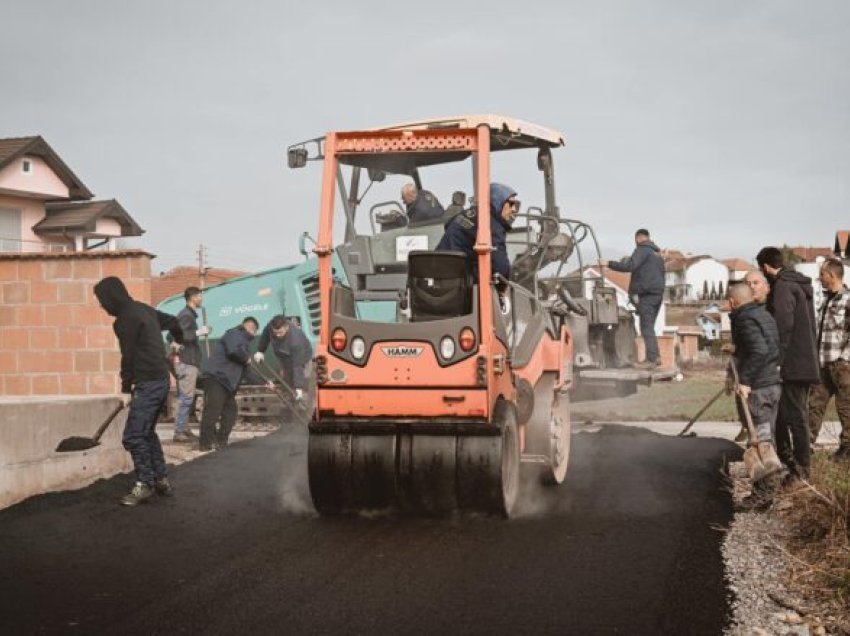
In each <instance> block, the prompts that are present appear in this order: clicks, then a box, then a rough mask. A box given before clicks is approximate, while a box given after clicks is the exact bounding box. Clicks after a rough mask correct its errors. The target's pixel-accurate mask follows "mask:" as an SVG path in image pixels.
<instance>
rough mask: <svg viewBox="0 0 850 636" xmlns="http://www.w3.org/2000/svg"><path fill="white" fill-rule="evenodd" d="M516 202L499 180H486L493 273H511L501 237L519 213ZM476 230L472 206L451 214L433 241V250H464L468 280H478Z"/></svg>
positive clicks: (508, 276)
mask: <svg viewBox="0 0 850 636" xmlns="http://www.w3.org/2000/svg"><path fill="white" fill-rule="evenodd" d="M519 207H520V202H519V201H517V200H516V192H515V191H514V190H513V189H511V188H510V187H508V186H506V185H504V184H501V183H491V184H490V242H491V243H492V244H493V253H492V255H491V259H492V264H493V274H501V275H502V276H503V277H504V278H505V279H509V278H510V275H511V262H510V260H509V259H508V249H507V247H506V246H505V237H506V235H507V233H508V230H510V229H511V225H512V224H513V222H514V219H516V216H517V214H518V213H519ZM477 233H478V208H477V207H476V206H473V207H471V208H469V209H468V210H464V211H463V212H461V213H460V214H457V215H456V216H454V217H452V219H451V220H450V221H449V222H448V223H446V233H445V234H444V235H443V238H442V239H441V240H440V242H439V244H438V245H437V251H458V252H463V253H465V254H466V258H467V261H468V262H469V270H470V271H471V272H472V281H473V282H474V283H477V282H478V255H477V254H476V253H475V235H476V234H477Z"/></svg>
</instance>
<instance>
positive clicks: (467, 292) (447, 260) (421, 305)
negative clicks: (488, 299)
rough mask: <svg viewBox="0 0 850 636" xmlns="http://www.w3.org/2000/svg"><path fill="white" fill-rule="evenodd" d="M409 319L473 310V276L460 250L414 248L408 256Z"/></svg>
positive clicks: (452, 315) (452, 316) (442, 317)
mask: <svg viewBox="0 0 850 636" xmlns="http://www.w3.org/2000/svg"><path fill="white" fill-rule="evenodd" d="M407 264H408V267H407V289H408V292H409V294H410V321H411V322H424V321H428V320H442V319H444V318H455V317H457V316H465V315H467V314H469V313H471V312H472V279H471V276H470V272H469V267H468V260H467V258H466V254H464V253H463V252H432V251H425V250H414V251H412V252H410V254H409V255H408V257H407Z"/></svg>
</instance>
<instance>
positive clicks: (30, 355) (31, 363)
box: [18, 351, 50, 373]
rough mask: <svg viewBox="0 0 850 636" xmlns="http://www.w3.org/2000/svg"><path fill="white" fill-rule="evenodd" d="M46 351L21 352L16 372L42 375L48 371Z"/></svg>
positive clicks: (48, 363) (48, 362)
mask: <svg viewBox="0 0 850 636" xmlns="http://www.w3.org/2000/svg"><path fill="white" fill-rule="evenodd" d="M49 366H50V361H49V359H48V352H47V351H22V352H20V353H19V354H18V370H20V372H21V373H39V372H41V373H43V372H45V371H49V370H50V369H49Z"/></svg>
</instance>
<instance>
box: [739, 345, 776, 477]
mask: <svg viewBox="0 0 850 636" xmlns="http://www.w3.org/2000/svg"><path fill="white" fill-rule="evenodd" d="M729 367H730V369H731V370H732V377H733V378H734V380H735V387H736V388H737V386H738V369H737V367H736V366H735V361H734V360H730V361H729ZM741 408H742V410H743V411H744V419H745V420H746V422H745V424H746V425H747V432H748V433H749V435H750V445H749V447H748V448H747V450H745V451H744V466H746V468H747V473H748V474H749V475H750V479H751V480H752V481H753V482H754V483H755V482H757V481H760V480H762V479H764V478H765V477H769V476H770V475H773V474H774V473H778V472H779V471H781V470H782V462H780V461H779V456H778V455H777V454H776V449H775V448H774V447H773V443H771V442H760V441H758V440H759V438H758V433H756V427H755V426H754V425H753V416H752V414H751V413H750V405H749V403H748V401H747V400H743V399H742V400H741Z"/></svg>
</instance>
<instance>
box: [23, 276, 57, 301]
mask: <svg viewBox="0 0 850 636" xmlns="http://www.w3.org/2000/svg"><path fill="white" fill-rule="evenodd" d="M56 299H57V290H56V283H45V282H42V281H33V282H32V283H30V302H33V303H55V302H56Z"/></svg>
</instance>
